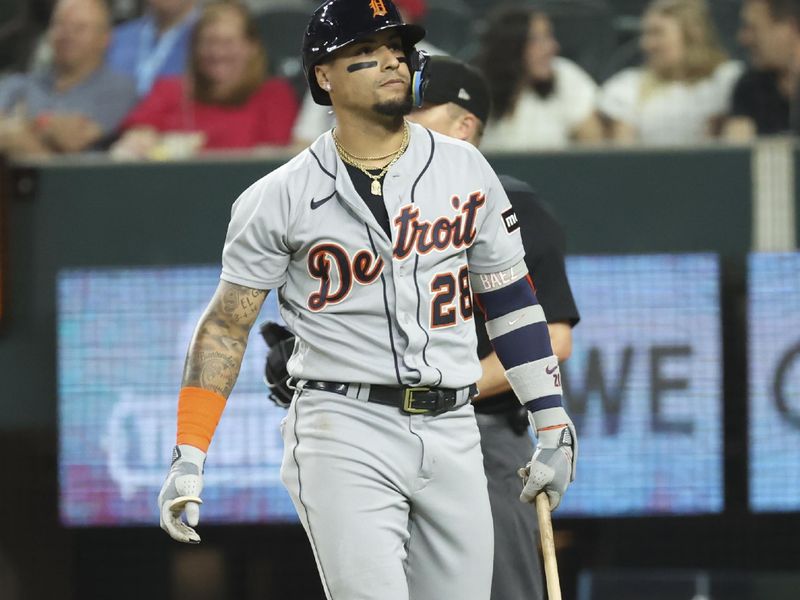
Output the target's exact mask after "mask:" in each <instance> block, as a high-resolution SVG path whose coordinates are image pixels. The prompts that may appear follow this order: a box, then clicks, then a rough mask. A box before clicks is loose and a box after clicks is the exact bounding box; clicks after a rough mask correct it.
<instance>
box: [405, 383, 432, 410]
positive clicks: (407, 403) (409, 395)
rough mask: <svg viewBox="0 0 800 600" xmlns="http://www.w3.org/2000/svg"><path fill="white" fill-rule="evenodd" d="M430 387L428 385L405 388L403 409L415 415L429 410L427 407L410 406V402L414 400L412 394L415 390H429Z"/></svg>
mask: <svg viewBox="0 0 800 600" xmlns="http://www.w3.org/2000/svg"><path fill="white" fill-rule="evenodd" d="M430 391H431V388H429V387H413V388H412V387H410V388H406V389H405V391H404V393H403V411H405V412H407V413H411V414H415V415H419V414H423V413H427V412H430V410H428V409H427V408H413V407H412V406H411V404H412V402H414V394H415V393H416V392H430Z"/></svg>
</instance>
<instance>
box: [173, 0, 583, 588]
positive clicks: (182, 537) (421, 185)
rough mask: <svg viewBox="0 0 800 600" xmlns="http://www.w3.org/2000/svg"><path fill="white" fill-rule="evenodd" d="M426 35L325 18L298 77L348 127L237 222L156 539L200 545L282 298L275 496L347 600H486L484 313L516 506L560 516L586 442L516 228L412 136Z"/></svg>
mask: <svg viewBox="0 0 800 600" xmlns="http://www.w3.org/2000/svg"><path fill="white" fill-rule="evenodd" d="M424 33H425V30H424V29H423V28H422V27H419V26H416V25H410V24H406V23H404V22H403V21H402V19H401V18H400V16H399V14H398V11H397V9H396V7H395V6H394V4H393V3H392V2H391V0H369V1H368V0H328V1H327V2H325V3H324V4H322V5H321V6H320V7H319V8H318V9H317V10H316V11H315V12H314V14H313V15H312V17H311V20H310V22H309V25H308V27H307V29H306V33H305V37H304V41H303V65H304V68H305V73H306V77H307V80H308V85H309V88H310V90H311V93H312V94H313V97H314V100H315V101H316V102H317V103H319V104H322V105H329V106H333V107H334V110H335V112H336V117H337V125H336V128H335V129H334V130H333V131H328V132H326V133H324V134H322V135H321V136H319V137H318V138H317V140H316V141H315V142H314V143H313V144H312V145H311V146H310V147H309V148H307V149H306V150H304V151H303V152H301V153H300V154H298V155H297V156H296V157H294V158H293V159H292V160H290V161H289V162H287V163H286V164H284V165H283V166H281V167H279V168H278V169H276V170H275V171H272V172H271V173H269V174H268V175H266V176H265V177H263V178H262V179H260V180H259V181H257V182H255V183H254V184H253V185H251V186H250V187H249V188H248V189H247V190H245V191H244V192H243V193H242V195H241V196H240V197H239V199H238V200H237V201H236V202H235V203H234V205H233V208H232V211H231V220H230V223H229V225H228V233H227V237H226V240H225V245H224V248H223V251H222V272H221V276H220V278H221V281H220V284H219V286H218V288H217V291H216V293H215V295H214V297H213V298H212V299H211V302H210V304H209V306H208V308H207V309H206V311H205V312H204V314H203V315H202V317H201V318H200V321H199V323H198V325H197V328H196V330H195V333H194V336H193V339H192V341H191V343H190V346H189V351H188V354H187V357H186V362H185V367H184V373H183V381H182V386H181V390H180V392H179V398H178V419H177V429H178V431H177V440H176V446H175V448H174V451H173V460H172V464H171V467H170V471H169V473H168V475H167V478H166V480H165V482H164V485H163V486H162V489H161V493H160V494H159V496H158V506H159V511H160V517H161V526H162V528H163V529H164V530H165V531H166V532H167V533H168V534H169V535H170V536H171V537H172V538H173V539H175V540H177V541H180V542H184V543H198V542H199V541H200V537H199V536H198V534H197V532H196V531H195V529H194V527H195V526H196V525H197V523H198V519H199V514H200V505H201V503H202V500H201V498H200V494H201V492H202V489H203V469H204V465H205V458H206V452H207V451H208V450H209V445H210V443H211V440H212V438H213V435H214V432H215V429H216V426H217V423H218V422H219V419H220V417H221V416H222V412H223V410H224V408H225V404H226V402H227V399H228V396H229V394H230V393H231V391H232V389H233V386H234V384H235V383H236V379H237V376H238V372H239V369H240V367H241V362H242V357H243V354H244V350H245V347H246V345H247V341H248V336H249V332H250V329H251V328H252V325H253V323H254V322H255V319H256V317H257V315H258V313H259V310H260V308H261V306H262V304H263V302H264V299H265V297H266V295H267V293H268V292H269V290H273V289H276V290H277V293H278V301H279V305H280V310H281V315H282V317H283V319H284V320H285V321H286V323H287V326H288V327H289V329H290V330H291V331H292V332H293V333H294V334H295V336H296V340H295V344H294V348H293V352H292V356H291V358H290V359H289V361H288V374H289V376H290V377H291V378H292V381H293V382H294V386H295V394H294V397H293V398H292V400H291V404H290V406H289V410H288V414H287V417H286V419H284V421H283V422H282V424H281V433H282V436H283V442H284V453H283V461H282V464H281V481H282V482H283V484H284V485H285V486H286V488H287V490H288V492H289V495H290V497H291V499H292V502H293V503H294V506H295V508H296V510H297V513H298V516H299V518H300V521H301V523H302V524H303V527H304V528H305V531H306V533H307V535H308V539H309V542H310V543H311V546H312V549H313V552H314V557H315V559H316V561H317V566H318V570H319V573H320V577H321V580H322V584H323V588H324V590H325V593H326V596H327V597H328V598H329V599H335V600H409V598H413V599H414V600H445V599H458V600H487V598H489V596H490V593H491V578H492V554H493V547H494V543H493V532H492V518H491V508H490V505H489V497H488V492H487V486H486V476H485V475H484V472H483V456H482V454H481V450H480V434H479V432H478V426H477V424H476V422H475V415H474V411H473V407H472V404H471V403H470V400H471V399H472V398H473V397H474V396H475V394H476V386H475V382H476V381H477V380H478V378H479V377H480V374H481V368H480V362H479V360H478V358H477V356H476V354H475V348H476V346H477V339H476V335H475V325H474V324H473V322H472V320H473V314H474V309H473V301H474V302H475V305H476V306H479V307H480V308H481V309H482V310H483V311H484V312H485V314H486V316H487V325H486V328H487V330H488V332H489V337H490V338H491V341H492V344H493V345H494V349H495V351H496V352H497V356H498V358H499V360H500V362H501V363H502V364H503V368H504V369H505V371H506V375H507V377H509V379H510V380H511V381H512V385H513V388H514V391H515V393H516V395H517V397H518V398H519V403H521V404H524V405H525V407H526V409H527V410H528V411H529V413H530V419H531V422H532V423H533V424H534V427H535V429H536V430H537V432H538V442H537V447H536V450H535V452H534V454H533V456H532V457H530V460H527V458H526V460H524V461H522V464H524V463H525V462H527V465H526V466H524V467H523V468H522V472H523V474H524V477H523V479H524V483H525V485H524V488H523V497H524V498H525V499H526V501H529V502H533V501H534V500H535V498H536V496H537V495H538V494H540V493H544V494H546V497H547V499H548V501H549V504H550V507H551V510H552V509H555V508H556V507H557V506H558V504H559V503H560V501H561V498H562V497H563V495H564V493H565V492H566V489H567V487H568V486H569V484H570V482H571V481H572V479H573V477H572V473H573V472H574V463H575V456H576V451H577V434H576V432H575V428H574V426H573V424H572V421H571V420H570V418H569V416H568V415H567V413H566V411H565V410H564V408H563V406H562V403H561V385H560V375H559V371H558V360H557V358H556V357H555V356H554V355H553V351H552V347H551V345H550V339H549V337H548V331H547V325H546V323H545V320H544V315H543V313H542V309H541V306H540V305H539V303H538V300H537V299H536V294H535V292H534V289H533V285H532V283H531V281H530V278H529V277H528V271H527V267H526V266H525V262H524V260H523V258H524V254H525V252H524V249H523V246H522V240H521V237H520V233H519V226H518V222H517V219H516V217H515V215H514V209H513V207H511V205H510V203H509V200H508V197H507V196H506V194H505V192H504V191H503V188H502V186H501V184H500V182H499V181H498V179H497V176H496V175H495V174H494V172H493V171H492V169H491V167H490V166H489V164H488V163H487V162H486V159H485V158H484V157H483V156H482V155H481V154H480V152H478V151H477V150H476V149H475V148H474V147H473V146H471V145H470V144H467V143H465V142H462V141H460V140H456V139H453V138H452V137H448V136H444V135H440V134H437V133H433V132H431V131H429V130H427V129H425V128H424V127H422V126H420V125H417V124H415V123H409V122H407V121H406V120H405V118H404V117H405V115H407V114H408V113H409V112H410V110H411V107H412V98H414V96H417V98H418V95H417V94H416V93H415V94H413V95H412V91H414V92H417V91H419V90H422V89H423V86H422V85H421V82H422V81H423V79H424V78H423V75H424V65H425V57H424V56H421V55H420V54H419V52H418V51H417V50H416V48H415V44H416V43H417V42H418V41H419V40H420V39H422V37H423V35H424ZM412 81H413V85H412ZM417 102H418V100H417ZM187 308H188V307H187ZM518 466H519V465H515V467H514V469H512V474H511V476H515V475H514V471H515V470H516V468H517V467H518ZM209 468H213V464H210V466H209ZM184 514H185V517H186V520H185V521H184V520H183V518H182V517H183V515H184Z"/></svg>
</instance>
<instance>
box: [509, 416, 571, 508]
mask: <svg viewBox="0 0 800 600" xmlns="http://www.w3.org/2000/svg"><path fill="white" fill-rule="evenodd" d="M528 418H529V420H530V422H531V426H532V427H533V430H534V431H535V432H536V435H537V437H538V443H537V444H536V450H535V451H534V453H533V457H532V458H531V462H529V463H528V464H527V465H526V466H524V467H522V468H521V469H520V470H519V471H517V473H518V474H519V476H520V477H521V478H522V483H523V486H524V487H523V488H522V493H521V494H520V496H519V499H520V500H521V501H522V502H529V503H533V502H534V501H535V500H536V496H537V495H538V494H539V493H540V492H542V491H544V492H545V493H546V494H547V498H548V500H550V510H551V511H553V510H555V509H556V508H557V507H558V505H559V504H560V503H561V498H562V496H563V495H564V492H566V491H567V488H568V487H569V484H570V483H571V482H572V481H573V480H574V479H575V462H576V460H577V457H578V436H577V434H576V432H575V426H574V425H573V424H572V421H571V420H570V418H569V416H568V415H567V412H566V411H565V410H564V409H563V408H562V407H560V406H559V407H557V408H546V409H544V410H539V411H536V412H535V413H531V414H529V415H528Z"/></svg>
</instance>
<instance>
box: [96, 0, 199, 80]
mask: <svg viewBox="0 0 800 600" xmlns="http://www.w3.org/2000/svg"><path fill="white" fill-rule="evenodd" d="M147 5H148V10H147V12H146V13H145V14H144V16H142V17H140V18H138V19H134V20H132V21H128V22H127V23H123V24H122V25H119V26H118V27H115V28H114V34H113V36H112V40H111V47H110V48H109V49H108V58H107V61H108V65H109V67H111V68H112V69H113V70H115V71H118V72H120V73H125V74H127V75H130V76H132V77H133V78H134V79H135V80H136V92H137V93H138V94H139V96H144V95H145V94H147V93H148V92H149V91H150V89H151V88H152V87H153V84H154V83H155V82H156V81H157V80H158V79H160V78H161V77H166V76H174V75H181V74H183V73H184V72H185V71H186V65H187V62H186V61H187V57H188V54H189V41H190V37H191V33H192V28H193V27H194V24H195V22H196V21H197V17H198V10H197V0H147Z"/></svg>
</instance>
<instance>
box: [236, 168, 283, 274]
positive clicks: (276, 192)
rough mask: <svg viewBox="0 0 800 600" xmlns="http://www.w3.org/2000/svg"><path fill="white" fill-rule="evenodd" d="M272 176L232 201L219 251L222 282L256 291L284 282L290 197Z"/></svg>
mask: <svg viewBox="0 0 800 600" xmlns="http://www.w3.org/2000/svg"><path fill="white" fill-rule="evenodd" d="M275 175H277V172H273V173H272V174H270V175H267V176H266V177H265V178H263V179H261V180H259V181H257V182H256V183H254V184H253V185H252V186H250V187H249V188H248V189H247V190H245V192H244V193H243V194H242V195H241V196H239V198H238V199H237V200H236V202H235V203H234V204H233V208H232V209H231V220H230V223H229V224H228V234H227V236H226V238H225V246H224V248H223V250H222V275H221V278H222V279H224V280H225V281H229V282H230V283H235V284H237V285H243V286H245V287H250V288H254V289H259V290H269V289H275V288H278V287H280V286H282V285H283V284H284V282H285V281H286V269H287V268H288V266H289V260H290V258H291V250H290V248H289V244H288V236H289V217H290V215H289V198H288V193H287V191H286V190H285V188H284V186H281V185H280V179H279V178H278V177H276V176H275Z"/></svg>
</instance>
